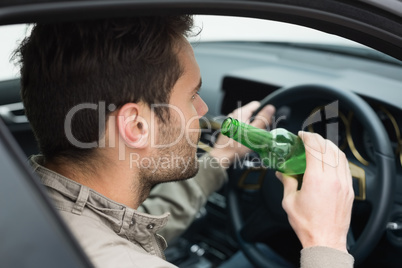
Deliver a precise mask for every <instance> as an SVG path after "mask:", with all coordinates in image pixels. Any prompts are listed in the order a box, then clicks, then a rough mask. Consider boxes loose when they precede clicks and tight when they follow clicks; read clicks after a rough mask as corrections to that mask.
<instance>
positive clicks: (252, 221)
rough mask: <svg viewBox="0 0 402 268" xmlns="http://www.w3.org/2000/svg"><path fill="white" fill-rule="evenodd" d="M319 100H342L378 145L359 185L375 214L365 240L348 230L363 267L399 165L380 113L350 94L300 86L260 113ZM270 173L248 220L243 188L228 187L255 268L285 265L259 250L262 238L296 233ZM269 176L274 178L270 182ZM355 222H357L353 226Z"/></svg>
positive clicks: (240, 237) (273, 98)
mask: <svg viewBox="0 0 402 268" xmlns="http://www.w3.org/2000/svg"><path fill="white" fill-rule="evenodd" d="M317 96H319V98H320V99H325V100H327V99H328V100H329V101H334V100H338V101H339V103H340V104H341V105H342V106H344V107H350V108H351V109H352V110H353V112H354V114H355V116H356V118H357V120H359V121H360V122H361V124H362V126H363V128H364V129H365V130H366V131H367V133H368V134H369V137H370V139H371V141H372V143H373V147H374V155H375V164H373V165H371V166H370V167H368V166H362V165H360V167H359V168H360V169H362V170H363V171H364V174H365V178H364V181H360V183H363V184H364V185H365V189H363V190H364V191H365V192H364V194H365V200H366V201H367V202H369V203H370V204H371V207H372V210H371V214H370V216H369V218H368V220H367V223H366V224H365V226H364V228H363V231H362V233H361V234H360V236H359V237H358V238H357V239H356V240H355V238H354V236H353V234H352V232H351V230H349V234H348V239H347V241H348V249H349V252H350V253H351V254H352V255H353V256H354V258H355V264H359V263H361V262H362V261H363V260H364V259H365V258H366V257H367V256H368V255H369V253H370V252H371V251H372V250H373V249H374V247H375V246H376V245H377V243H378V242H379V240H380V238H381V236H382V234H383V232H384V230H385V227H386V224H387V221H388V219H389V214H390V210H391V206H392V203H393V199H394V194H395V193H394V189H395V185H396V180H395V162H394V156H393V152H392V149H391V144H390V140H389V138H388V135H387V133H386V131H385V129H384V127H383V125H382V123H381V122H380V120H379V119H378V117H377V115H376V114H375V112H374V111H373V110H372V108H371V107H370V106H369V105H368V104H367V103H366V102H365V101H364V100H363V99H362V98H361V97H359V96H358V95H356V94H354V93H353V92H351V91H347V90H341V89H336V88H332V87H329V86H323V85H300V86H294V87H289V88H283V89H280V90H277V91H275V92H274V93H272V94H270V95H268V96H267V97H266V98H265V99H263V100H262V101H261V107H260V108H259V109H258V110H257V111H256V112H255V114H257V113H258V112H259V111H260V110H261V109H262V107H264V106H265V105H267V104H272V105H274V106H275V107H278V108H279V107H281V106H283V105H285V104H290V103H292V102H300V101H310V100H311V99H314V98H317ZM250 171H252V170H251V169H249V168H246V170H245V169H244V168H243V169H242V170H241V173H237V174H235V176H240V175H239V174H243V175H244V174H245V173H247V172H248V173H249V172H250ZM268 171H269V170H268ZM270 174H271V175H265V178H264V181H263V184H262V186H261V188H260V189H259V192H258V197H257V200H256V201H255V203H257V204H258V205H256V207H255V209H254V211H253V212H251V213H249V214H250V215H248V217H247V220H245V219H244V217H243V216H242V212H241V209H240V208H241V204H240V203H239V195H240V194H241V192H240V191H239V190H238V186H237V185H235V184H234V183H229V184H228V189H227V206H228V212H229V215H230V218H231V222H232V224H233V227H234V231H235V236H236V239H237V241H238V243H239V246H240V249H241V250H242V251H243V252H244V254H245V255H246V256H247V258H248V259H249V260H250V262H252V263H253V264H254V265H255V266H256V267H278V266H281V265H280V264H278V262H275V261H273V260H272V259H271V258H269V257H267V256H266V254H263V253H261V252H260V250H259V249H258V247H257V242H258V241H260V240H261V237H264V239H269V238H270V237H271V238H272V237H273V236H274V235H275V234H277V233H278V232H280V231H285V232H287V231H289V232H292V230H291V229H290V224H289V223H288V220H287V216H286V213H285V212H284V211H283V209H282V206H281V199H282V197H283V186H282V184H281V183H280V182H279V180H277V179H276V178H272V176H274V175H273V172H271V173H270ZM352 175H353V172H352ZM232 176H233V175H232ZM268 176H271V177H270V178H268ZM230 181H236V180H230ZM363 188H364V187H363ZM360 189H361V188H360ZM277 193H280V194H277ZM361 194H362V193H360V195H361ZM353 220H354V219H353V218H352V222H353ZM296 254H298V252H296Z"/></svg>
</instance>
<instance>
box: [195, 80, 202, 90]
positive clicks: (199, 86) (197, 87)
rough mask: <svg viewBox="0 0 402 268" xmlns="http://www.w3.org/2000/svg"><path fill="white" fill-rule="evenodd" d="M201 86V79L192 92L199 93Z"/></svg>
mask: <svg viewBox="0 0 402 268" xmlns="http://www.w3.org/2000/svg"><path fill="white" fill-rule="evenodd" d="M201 86H202V79H201V78H200V82H199V83H198V85H197V86H196V87H195V88H194V91H199V90H200V89H201Z"/></svg>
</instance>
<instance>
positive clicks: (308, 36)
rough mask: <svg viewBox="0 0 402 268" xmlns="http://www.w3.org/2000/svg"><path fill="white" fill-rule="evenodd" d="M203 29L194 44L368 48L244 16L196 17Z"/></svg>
mask: <svg viewBox="0 0 402 268" xmlns="http://www.w3.org/2000/svg"><path fill="white" fill-rule="evenodd" d="M194 22H195V25H196V27H198V28H199V29H202V31H201V34H200V35H199V36H197V37H193V38H190V40H191V41H194V42H196V41H261V42H267V41H268V42H295V43H314V44H331V45H343V46H353V47H356V46H357V47H364V46H362V45H360V44H358V43H356V42H353V41H350V40H347V39H345V38H342V37H339V36H336V35H332V34H327V33H324V32H321V31H317V30H313V29H310V28H307V27H303V26H298V25H294V24H289V23H284V22H277V21H269V20H262V19H253V18H242V17H229V16H228V17H224V16H207V15H203V16H195V20H194Z"/></svg>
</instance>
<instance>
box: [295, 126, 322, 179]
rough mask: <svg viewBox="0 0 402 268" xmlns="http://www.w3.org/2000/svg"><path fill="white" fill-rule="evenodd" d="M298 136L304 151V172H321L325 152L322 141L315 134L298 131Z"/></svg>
mask: <svg viewBox="0 0 402 268" xmlns="http://www.w3.org/2000/svg"><path fill="white" fill-rule="evenodd" d="M298 134H299V137H300V138H301V139H302V141H303V143H304V148H305V151H306V172H307V171H309V170H314V171H322V170H323V163H322V161H323V152H325V141H324V139H323V138H322V137H321V136H320V135H318V134H315V133H308V132H304V131H299V133H298Z"/></svg>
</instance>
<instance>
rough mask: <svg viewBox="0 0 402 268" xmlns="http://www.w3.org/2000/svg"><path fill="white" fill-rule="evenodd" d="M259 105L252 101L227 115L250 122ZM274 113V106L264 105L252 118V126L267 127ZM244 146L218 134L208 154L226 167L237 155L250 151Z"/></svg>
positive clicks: (241, 155)
mask: <svg viewBox="0 0 402 268" xmlns="http://www.w3.org/2000/svg"><path fill="white" fill-rule="evenodd" d="M258 107H260V103H259V102H258V101H252V102H250V103H248V104H246V105H244V106H242V107H240V108H238V109H236V110H234V111H233V112H232V113H230V114H229V115H228V116H229V117H232V118H235V119H237V120H239V121H241V122H244V123H247V124H250V119H251V116H252V114H253V112H254V111H255V110H257V109H258ZM274 114H275V107H274V106H272V105H267V106H265V107H264V108H263V109H262V110H261V111H260V112H259V113H258V114H257V115H256V116H255V117H254V118H253V119H254V121H253V122H252V123H251V125H252V126H255V127H258V128H264V129H265V128H267V127H268V126H269V125H270V124H271V119H272V116H273V115H274ZM250 151H251V150H250V149H248V148H247V147H246V146H243V145H241V144H240V143H238V142H236V141H234V140H232V139H230V138H228V137H226V136H224V135H222V134H220V135H219V137H218V139H217V140H216V143H215V146H214V148H213V149H212V150H211V152H210V155H211V156H212V157H214V158H216V159H217V160H218V161H219V163H220V165H221V166H222V167H223V168H228V167H229V166H230V165H231V164H232V163H233V161H234V160H235V156H236V155H237V156H238V157H239V158H242V157H243V156H244V155H246V153H248V152H250Z"/></svg>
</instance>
